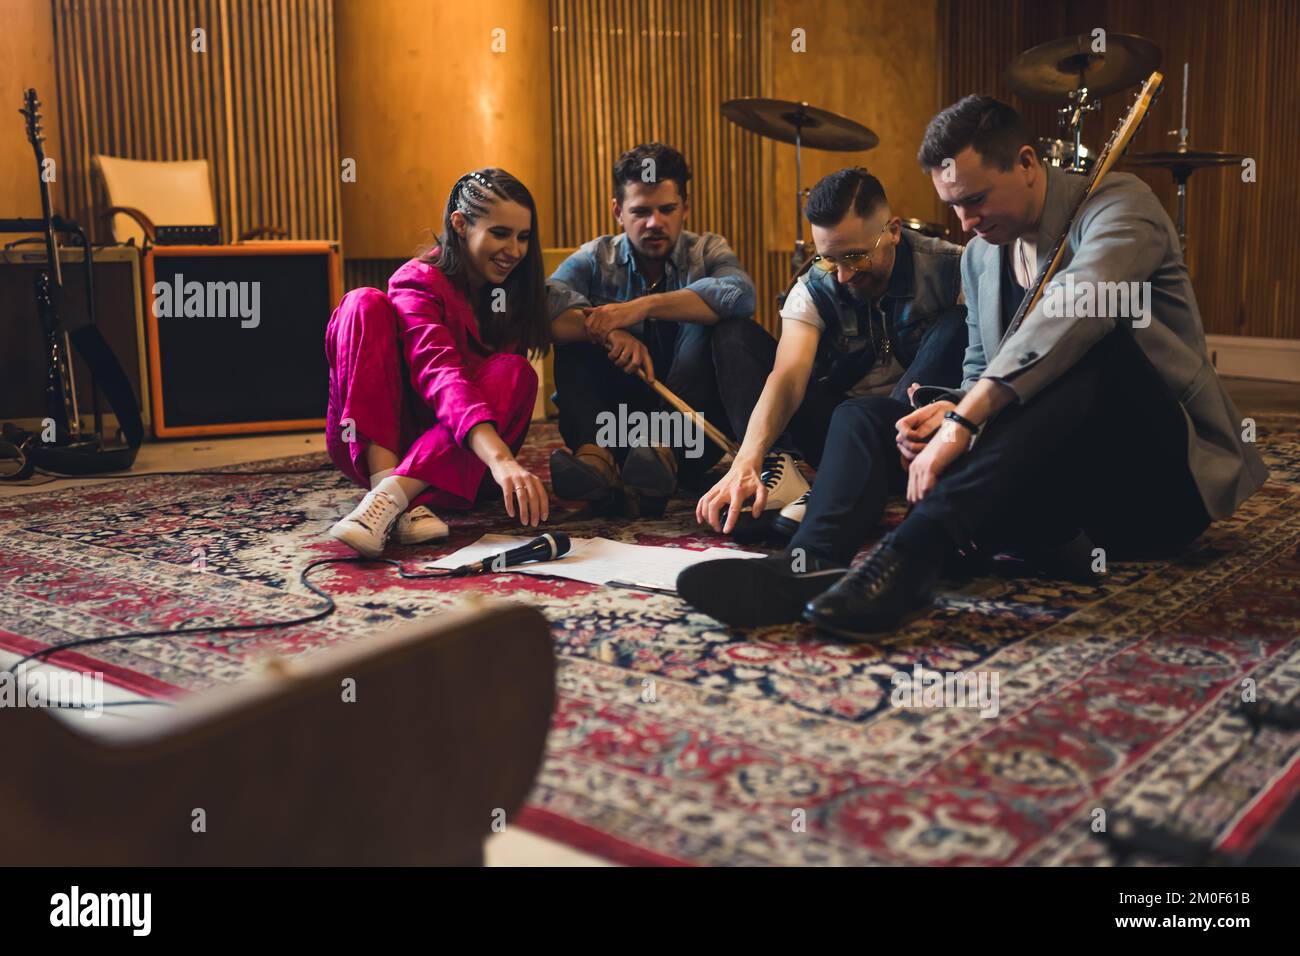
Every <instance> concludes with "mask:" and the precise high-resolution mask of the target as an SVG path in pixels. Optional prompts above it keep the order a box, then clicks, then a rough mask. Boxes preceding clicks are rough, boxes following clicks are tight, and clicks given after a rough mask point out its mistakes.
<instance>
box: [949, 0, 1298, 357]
mask: <svg viewBox="0 0 1300 956" xmlns="http://www.w3.org/2000/svg"><path fill="white" fill-rule="evenodd" d="M944 6H945V9H944V11H943V16H944V18H945V19H946V21H947V30H946V33H947V44H948V55H947V57H946V58H945V64H946V74H945V80H944V86H945V90H946V94H947V95H946V97H945V101H946V102H952V101H953V100H955V99H957V98H958V97H959V96H961V95H964V94H966V93H975V92H983V93H992V94H993V95H995V96H999V97H1001V98H1003V99H1006V100H1007V101H1008V102H1010V103H1012V105H1014V106H1016V107H1017V108H1018V109H1020V110H1021V111H1022V112H1023V113H1024V115H1025V116H1026V118H1028V119H1029V120H1030V122H1031V123H1032V124H1033V125H1034V126H1035V127H1036V128H1037V129H1038V130H1039V131H1040V132H1041V133H1042V134H1043V135H1046V136H1055V135H1056V122H1055V116H1054V113H1053V111H1052V109H1051V107H1050V106H1045V105H1043V104H1040V103H1025V102H1023V101H1022V100H1021V99H1020V98H1019V97H1016V96H1014V95H1012V94H1010V91H1008V90H1007V89H1006V88H1005V86H1004V84H1003V81H1002V73H1003V71H1004V70H1005V68H1006V66H1007V64H1008V63H1009V62H1010V61H1011V59H1012V58H1013V57H1014V56H1015V55H1016V54H1017V53H1018V52H1020V51H1021V50H1024V49H1028V48H1029V47H1032V46H1034V45H1035V44H1037V43H1041V42H1044V41H1047V40H1050V39H1054V38H1056V37H1059V36H1066V35H1070V34H1081V33H1090V32H1091V31H1092V30H1093V29H1094V28H1097V27H1101V28H1102V29H1105V30H1106V31H1107V32H1109V33H1134V34H1137V35H1139V36H1144V37H1147V38H1148V39H1150V40H1152V41H1154V42H1155V43H1156V45H1157V46H1159V47H1160V48H1161V50H1162V52H1163V61H1162V65H1161V71H1162V72H1163V73H1164V74H1165V77H1166V88H1165V92H1164V94H1163V95H1162V97H1161V98H1160V99H1159V100H1158V101H1157V103H1156V105H1155V107H1154V109H1153V110H1152V112H1151V114H1150V117H1149V119H1148V121H1147V123H1146V124H1145V125H1144V126H1143V128H1142V129H1141V130H1140V131H1139V132H1138V135H1137V137H1136V138H1135V140H1134V143H1133V145H1132V146H1131V147H1130V148H1131V150H1132V151H1134V152H1144V151H1150V150H1156V149H1167V148H1170V147H1172V146H1173V145H1174V143H1175V142H1176V137H1175V136H1171V135H1169V131H1170V130H1176V129H1177V127H1178V126H1179V121H1180V115H1181V106H1182V68H1183V63H1184V62H1188V63H1190V64H1191V82H1190V87H1189V98H1188V124H1187V125H1188V129H1189V130H1190V137H1189V139H1190V141H1191V144H1192V145H1193V146H1194V147H1197V148H1201V149H1214V150H1223V151H1227V152H1237V153H1242V154H1244V155H1247V156H1250V157H1253V158H1255V159H1256V160H1257V171H1258V178H1257V181H1256V182H1255V183H1244V182H1242V179H1241V171H1240V169H1236V168H1232V169H1206V170H1199V171H1197V172H1195V173H1193V174H1192V178H1191V180H1190V181H1189V185H1188V210H1187V222H1188V225H1187V232H1188V248H1187V263H1188V268H1189V270H1190V272H1191V275H1192V281H1193V283H1194V285H1195V288H1196V296H1197V301H1198V303H1199V305H1200V308H1201V314H1202V318H1203V320H1204V324H1205V330H1206V332H1208V333H1211V334H1220V335H1246V336H1260V337H1266V338H1292V339H1294V338H1300V290H1298V289H1297V286H1296V283H1295V281H1294V278H1293V274H1294V272H1295V271H1296V269H1297V267H1300V183H1298V182H1297V178H1296V177H1295V175H1294V174H1293V169H1294V158H1295V156H1296V155H1297V154H1298V152H1300V124H1297V123H1296V122H1295V116H1296V115H1297V112H1298V111H1300V57H1297V55H1296V51H1297V50H1300V5H1297V4H1295V3H1294V2H1292V0H1223V2H1209V0H1147V2H1144V3H1131V2H1123V0H1086V2H1067V0H983V2H981V3H978V4H972V3H964V2H961V0H944ZM1130 99H1131V97H1130V96H1129V95H1128V94H1116V95H1113V96H1110V97H1107V98H1106V100H1105V101H1104V108H1103V109H1102V110H1101V111H1099V112H1098V113H1096V114H1092V115H1091V116H1089V117H1088V119H1087V121H1086V124H1085V136H1084V142H1085V144H1086V145H1088V146H1091V147H1093V148H1100V146H1101V145H1102V143H1103V142H1104V141H1105V139H1106V137H1107V136H1109V134H1110V131H1111V130H1112V129H1113V128H1114V126H1115V124H1116V123H1117V122H1118V120H1119V117H1120V115H1121V114H1122V112H1123V111H1124V110H1125V109H1126V108H1127V106H1128V103H1129V102H1130ZM1127 171H1130V172H1136V173H1137V174H1138V175H1140V176H1141V177H1142V178H1143V179H1144V180H1145V181H1146V182H1147V183H1148V184H1149V185H1150V186H1151V187H1152V189H1153V190H1155V192H1156V194H1157V195H1158V196H1160V197H1161V198H1162V199H1163V200H1164V202H1165V208H1166V209H1167V210H1168V211H1169V214H1170V216H1171V217H1173V216H1174V215H1175V214H1176V210H1177V205H1176V191H1175V189H1174V185H1173V180H1172V177H1171V176H1170V175H1169V173H1168V172H1167V171H1165V170H1158V169H1157V170H1150V171H1138V170H1136V169H1135V168H1133V167H1129V168H1128V169H1127ZM951 221H952V222H953V223H954V224H955V222H956V219H955V217H953V218H952V220H951Z"/></svg>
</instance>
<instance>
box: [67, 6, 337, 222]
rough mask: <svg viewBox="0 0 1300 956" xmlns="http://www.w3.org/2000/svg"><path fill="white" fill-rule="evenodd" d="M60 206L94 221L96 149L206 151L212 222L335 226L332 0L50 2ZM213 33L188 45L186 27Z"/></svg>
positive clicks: (201, 154) (143, 155)
mask: <svg viewBox="0 0 1300 956" xmlns="http://www.w3.org/2000/svg"><path fill="white" fill-rule="evenodd" d="M52 6H53V11H54V33H55V58H56V70H57V74H58V83H59V102H60V105H61V110H60V113H59V116H58V124H59V130H60V139H61V154H62V156H61V167H60V168H61V170H62V174H63V175H62V177H61V179H62V182H63V186H64V189H63V196H62V201H61V202H60V205H61V207H62V208H64V209H66V210H67V211H68V213H69V214H70V215H71V216H73V217H74V218H75V219H77V220H78V221H79V222H81V223H82V224H83V225H85V226H87V227H88V229H93V236H94V238H95V239H96V240H97V241H107V240H108V234H107V231H106V230H105V229H103V228H102V227H101V224H100V223H98V222H95V221H94V210H95V209H96V208H102V197H100V196H99V195H98V191H99V188H100V187H99V186H98V184H97V183H95V182H94V180H93V177H92V171H91V167H90V157H91V156H92V155H94V154H95V153H107V154H110V155H114V156H123V157H126V158H130V159H150V160H185V159H206V160H208V163H209V166H210V168H211V174H212V185H213V193H214V200H215V203H216V208H217V221H218V224H219V225H220V226H221V229H222V234H223V236H224V237H225V238H227V239H233V238H234V237H236V236H237V235H238V234H239V233H240V232H242V231H243V230H245V229H249V228H252V227H254V226H258V225H274V226H280V227H281V228H284V229H285V230H287V231H288V234H289V237H290V238H301V239H337V238H338V237H339V231H340V230H339V198H338V176H339V168H338V159H337V156H338V148H337V140H338V136H337V124H336V120H335V104H334V53H333V44H334V38H333V32H332V31H333V16H332V0H163V2H154V0H52ZM195 27H203V28H204V29H205V30H206V31H207V41H208V46H207V52H206V53H193V52H191V49H190V31H191V30H193V29H194V28H195Z"/></svg>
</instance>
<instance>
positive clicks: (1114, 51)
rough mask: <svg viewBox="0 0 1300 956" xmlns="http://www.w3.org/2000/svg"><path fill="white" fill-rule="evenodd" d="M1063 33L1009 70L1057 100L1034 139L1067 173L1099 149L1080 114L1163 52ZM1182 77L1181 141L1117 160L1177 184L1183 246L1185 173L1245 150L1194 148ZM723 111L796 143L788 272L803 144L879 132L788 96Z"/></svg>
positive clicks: (799, 234)
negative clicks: (1053, 131)
mask: <svg viewBox="0 0 1300 956" xmlns="http://www.w3.org/2000/svg"><path fill="white" fill-rule="evenodd" d="M1099 43H1102V41H1101V40H1100V38H1094V37H1093V36H1092V35H1086V34H1085V35H1081V36H1070V37H1062V38H1061V39H1059V40H1052V41H1051V42H1048V43H1043V44H1040V45H1038V46H1036V47H1033V48H1032V49H1029V50H1026V51H1025V52H1024V53H1021V54H1020V55H1019V56H1017V57H1016V58H1015V60H1013V61H1012V63H1011V65H1010V66H1009V67H1008V68H1007V71H1006V81H1007V85H1008V86H1009V87H1010V88H1011V89H1012V90H1014V91H1015V92H1017V93H1019V94H1020V95H1021V96H1024V97H1026V98H1028V99H1034V100H1040V101H1046V102H1054V103H1057V104H1059V105H1058V107H1057V116H1058V120H1059V124H1060V134H1061V135H1060V136H1059V138H1044V139H1040V140H1039V141H1038V146H1039V149H1038V151H1039V155H1040V156H1041V157H1042V159H1043V161H1044V162H1046V163H1048V164H1049V165H1052V166H1056V167H1059V168H1060V169H1063V170H1065V171H1066V172H1068V173H1075V174H1078V175H1086V174H1088V173H1089V172H1090V171H1091V170H1092V166H1093V163H1094V162H1095V160H1096V156H1097V151H1096V150H1091V149H1089V148H1088V147H1087V146H1085V145H1084V142H1083V120H1084V117H1085V116H1086V115H1087V114H1088V113H1091V112H1095V111H1096V110H1099V109H1101V101H1102V98H1103V97H1106V96H1109V95H1111V94H1113V93H1118V92H1121V91H1123V90H1126V89H1128V88H1130V87H1132V86H1137V85H1139V84H1140V83H1142V81H1143V80H1145V79H1146V78H1147V77H1148V76H1149V75H1150V74H1151V72H1152V71H1153V70H1155V69H1156V68H1157V67H1159V65H1160V59H1161V53H1160V49H1159V47H1157V46H1156V45H1155V44H1154V43H1152V42H1151V41H1150V40H1147V39H1145V38H1144V37H1139V36H1131V35H1128V34H1117V33H1111V34H1107V35H1106V36H1105V37H1104V43H1102V45H1103V46H1104V48H1103V49H1101V50H1098V49H1097V47H1098V46H1099ZM1187 78H1188V67H1187V65H1186V64H1184V66H1183V104H1182V125H1181V126H1180V127H1179V128H1178V129H1176V130H1171V131H1170V133H1169V135H1171V136H1177V137H1178V145H1177V146H1176V147H1174V148H1173V149H1169V150H1158V151H1155V152H1148V153H1135V154H1132V155H1129V156H1127V157H1125V158H1124V159H1123V160H1122V162H1123V163H1125V164H1127V165H1130V166H1152V167H1159V168H1162V169H1168V170H1169V171H1170V173H1171V174H1172V175H1173V178H1174V182H1175V184H1177V186H1178V237H1179V240H1180V241H1181V242H1182V244H1183V248H1184V250H1185V249H1186V246H1187V180H1188V178H1189V177H1190V176H1191V174H1192V173H1193V172H1194V171H1196V170H1197V169H1201V168H1203V167H1211V166H1233V165H1238V164H1240V163H1241V162H1242V160H1243V159H1244V158H1245V157H1243V156H1241V155H1239V154H1237V153H1223V152H1216V151H1213V150H1203V149H1193V148H1192V147H1191V146H1190V145H1188V141H1187ZM722 115H723V116H725V117H726V118H727V119H729V120H731V121H732V122H733V123H735V124H736V125H737V126H740V127H741V128H743V129H746V130H749V131H750V132H752V133H757V134H758V135H760V136H765V137H767V138H769V139H774V140H776V141H777V142H781V143H791V144H793V145H794V148H795V208H796V215H795V241H794V253H793V255H792V256H791V260H790V262H791V270H792V273H794V274H797V273H799V272H800V271H802V269H803V268H804V267H805V266H806V265H807V262H808V260H809V258H810V255H809V250H808V248H807V245H806V244H805V243H804V238H803V218H804V217H803V207H804V201H805V199H806V198H807V193H808V191H807V190H805V189H804V188H803V149H804V147H807V148H808V149H821V150H832V151H841V152H862V151H865V150H869V149H874V148H875V147H876V146H878V145H879V144H880V137H879V136H877V135H876V134H875V133H874V132H872V131H871V130H870V129H868V128H867V127H866V126H863V125H862V124H861V123H858V122H856V121H855V120H851V119H849V118H848V117H847V116H841V115H839V114H838V113H833V112H831V111H830V110H824V109H818V108H817V107H815V106H810V105H808V104H807V103H803V102H796V101H793V100H775V99H765V98H761V97H742V98H740V99H734V100H728V101H727V102H726V103H723V104H722ZM903 226H904V227H905V228H907V229H910V230H913V231H915V232H917V233H919V234H921V235H926V236H936V237H940V238H947V236H948V230H947V229H946V228H944V227H943V226H940V225H936V224H935V223H929V222H924V221H922V220H919V219H910V218H905V219H904V220H903Z"/></svg>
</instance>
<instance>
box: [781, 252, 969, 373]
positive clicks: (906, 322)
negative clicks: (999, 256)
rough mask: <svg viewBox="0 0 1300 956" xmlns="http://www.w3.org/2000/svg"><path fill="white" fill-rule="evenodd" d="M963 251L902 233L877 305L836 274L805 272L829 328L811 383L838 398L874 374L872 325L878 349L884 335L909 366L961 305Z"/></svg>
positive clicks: (819, 346) (900, 361) (819, 347)
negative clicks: (941, 319)
mask: <svg viewBox="0 0 1300 956" xmlns="http://www.w3.org/2000/svg"><path fill="white" fill-rule="evenodd" d="M961 253H962V247H961V246H958V245H954V244H953V243H951V242H945V241H944V240H942V239H932V238H929V237H927V236H920V235H917V234H915V233H912V232H909V231H908V230H906V229H904V230H903V233H902V236H901V237H900V239H899V243H898V246H897V248H896V249H895V252H894V268H893V271H892V272H890V274H889V285H888V287H887V288H886V289H885V294H884V295H883V296H881V298H880V302H879V304H878V305H877V304H873V303H870V302H862V301H860V300H858V299H855V298H854V297H853V296H852V295H850V294H849V292H848V291H847V290H846V289H845V288H844V287H843V286H841V285H840V284H839V282H838V281H837V280H836V278H835V274H834V273H832V272H822V271H821V270H820V269H816V268H813V269H809V270H808V271H807V272H806V273H804V274H803V275H802V276H801V277H800V279H799V281H800V282H803V283H804V285H805V287H806V288H807V290H808V294H809V295H810V296H811V298H812V300H813V304H814V305H815V306H816V307H817V314H818V315H819V316H820V317H821V320H822V324H823V325H824V326H825V329H824V330H823V331H822V337H821V341H820V342H818V344H817V356H816V358H815V359H814V361H813V376H812V377H813V381H815V382H822V383H824V384H825V385H826V386H827V387H828V388H829V389H830V390H831V391H833V392H835V393H836V394H839V393H840V392H843V391H846V390H847V389H849V388H851V387H852V386H853V384H854V383H855V382H857V381H858V380H859V379H861V378H862V377H863V376H864V375H866V374H867V372H868V371H870V370H871V368H872V367H873V366H874V365H875V363H876V359H877V356H876V350H875V349H874V348H872V344H871V342H872V336H871V326H869V325H868V323H874V328H875V337H876V339H877V345H881V344H883V336H882V331H886V332H887V333H888V337H889V341H890V343H891V344H892V346H893V350H894V353H895V355H896V356H897V357H898V364H899V365H901V366H903V368H907V366H909V365H911V364H912V361H913V360H914V359H915V358H916V350H917V348H918V347H919V346H920V344H921V338H922V337H923V336H924V335H925V333H926V330H927V329H929V328H930V325H931V323H933V322H934V320H935V318H936V317H937V316H938V315H939V313H941V312H943V311H944V310H945V309H949V308H951V307H952V306H954V305H956V304H957V299H958V297H959V296H960V294H961ZM873 312H875V313H876V314H875V316H874V317H873V316H872V313H873ZM882 326H883V330H882Z"/></svg>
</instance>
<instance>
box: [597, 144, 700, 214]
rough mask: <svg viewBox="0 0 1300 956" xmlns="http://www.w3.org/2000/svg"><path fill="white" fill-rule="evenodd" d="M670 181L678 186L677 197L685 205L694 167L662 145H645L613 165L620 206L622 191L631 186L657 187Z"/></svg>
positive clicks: (677, 153)
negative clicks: (631, 184) (644, 184)
mask: <svg viewBox="0 0 1300 956" xmlns="http://www.w3.org/2000/svg"><path fill="white" fill-rule="evenodd" d="M668 179H671V180H672V181H673V182H675V183H676V184H677V193H678V195H680V196H681V197H682V202H685V201H686V184H687V183H688V182H690V180H691V167H690V166H688V165H687V164H686V157H685V156H683V155H682V154H681V153H679V152H678V151H677V150H675V149H673V148H672V147H671V146H665V145H664V144H663V143H642V144H641V145H640V146H637V147H635V148H633V149H629V150H628V151H627V152H626V153H624V154H623V155H622V156H620V157H619V158H618V162H616V163H614V195H615V197H617V199H618V201H619V202H622V201H623V191H624V189H623V187H624V186H626V185H627V184H628V183H649V184H654V183H661V182H663V181H664V180H668Z"/></svg>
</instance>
